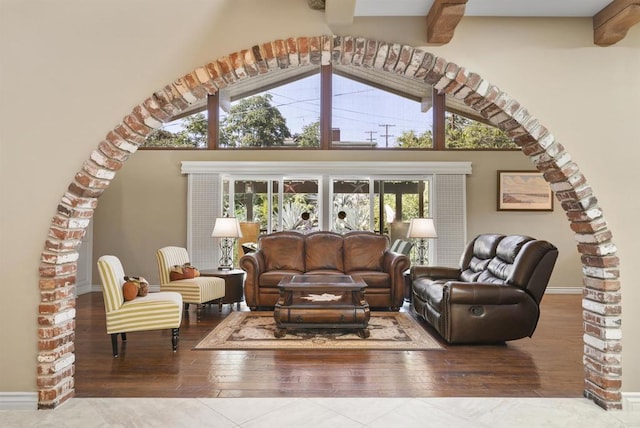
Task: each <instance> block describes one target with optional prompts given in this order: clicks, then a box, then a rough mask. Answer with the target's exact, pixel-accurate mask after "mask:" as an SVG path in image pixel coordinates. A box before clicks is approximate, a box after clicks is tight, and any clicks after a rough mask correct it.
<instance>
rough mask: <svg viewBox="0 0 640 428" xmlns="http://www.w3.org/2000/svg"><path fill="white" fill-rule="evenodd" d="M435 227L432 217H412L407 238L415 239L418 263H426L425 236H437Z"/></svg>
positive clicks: (427, 261)
mask: <svg viewBox="0 0 640 428" xmlns="http://www.w3.org/2000/svg"><path fill="white" fill-rule="evenodd" d="M437 237H438V235H437V234H436V227H435V225H434V224H433V219H432V218H412V219H411V222H410V223H409V230H408V231H407V238H413V239H417V241H418V245H417V246H416V251H417V252H418V264H419V265H426V264H427V263H429V260H428V259H427V238H437Z"/></svg>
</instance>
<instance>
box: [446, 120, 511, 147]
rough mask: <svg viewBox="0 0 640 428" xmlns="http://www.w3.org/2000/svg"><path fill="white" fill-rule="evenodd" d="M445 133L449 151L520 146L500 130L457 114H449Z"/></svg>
mask: <svg viewBox="0 0 640 428" xmlns="http://www.w3.org/2000/svg"><path fill="white" fill-rule="evenodd" d="M445 132H446V134H445V135H446V137H445V138H446V144H447V148H449V149H513V148H518V145H517V144H515V143H514V142H513V141H512V140H511V138H509V137H508V136H507V135H506V134H505V133H504V132H503V131H502V130H500V129H499V128H496V127H494V126H490V125H485V124H484V123H481V122H478V121H475V120H471V119H468V118H466V117H463V116H460V115H456V114H449V113H448V114H447V123H446V126H445Z"/></svg>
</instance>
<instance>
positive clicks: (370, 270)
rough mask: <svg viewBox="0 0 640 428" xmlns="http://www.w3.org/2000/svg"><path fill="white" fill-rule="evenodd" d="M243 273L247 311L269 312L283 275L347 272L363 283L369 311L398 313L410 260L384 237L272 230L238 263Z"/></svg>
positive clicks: (278, 291)
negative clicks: (384, 310) (263, 309)
mask: <svg viewBox="0 0 640 428" xmlns="http://www.w3.org/2000/svg"><path fill="white" fill-rule="evenodd" d="M240 267H241V268H242V269H243V270H244V271H245V272H246V273H247V275H246V279H245V284H244V294H245V300H246V303H247V306H249V308H251V310H256V309H259V308H261V309H262V308H265V309H266V308H271V309H272V308H273V307H274V306H275V304H276V301H277V300H278V297H279V295H280V290H279V289H278V283H279V282H280V280H281V279H282V278H283V277H284V276H285V275H296V274H303V273H304V274H307V275H309V274H311V275H323V274H325V275H326V274H347V275H351V276H353V277H354V278H356V277H360V278H362V280H364V281H365V282H366V283H367V288H366V291H365V299H366V300H367V302H368V303H369V307H370V308H372V309H376V308H377V309H391V310H396V311H397V310H399V309H400V307H401V306H402V304H403V300H404V279H403V276H402V273H403V272H404V271H405V270H407V269H408V268H409V258H408V257H407V256H405V255H402V254H399V253H394V252H391V251H389V238H388V237H387V236H385V235H379V234H376V233H373V232H364V231H353V232H348V233H346V234H344V235H340V234H338V233H334V232H325V231H321V232H312V233H309V234H302V233H299V232H293V231H284V232H275V233H271V234H268V235H261V236H260V237H259V238H258V250H257V251H256V252H254V253H250V254H246V255H244V256H242V258H241V259H240Z"/></svg>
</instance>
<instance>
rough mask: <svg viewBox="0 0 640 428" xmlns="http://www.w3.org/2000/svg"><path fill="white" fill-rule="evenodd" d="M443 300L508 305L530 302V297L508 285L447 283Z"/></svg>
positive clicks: (454, 302) (473, 303) (459, 302)
mask: <svg viewBox="0 0 640 428" xmlns="http://www.w3.org/2000/svg"><path fill="white" fill-rule="evenodd" d="M443 299H445V300H446V301H448V302H449V303H453V304H465V305H509V304H517V303H520V302H522V301H523V300H526V299H529V300H530V299H531V296H529V294H527V292H526V291H524V290H522V289H520V288H518V287H512V286H510V285H499V284H490V283H483V282H462V281H449V282H447V283H445V284H444V291H443Z"/></svg>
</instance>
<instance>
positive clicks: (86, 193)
mask: <svg viewBox="0 0 640 428" xmlns="http://www.w3.org/2000/svg"><path fill="white" fill-rule="evenodd" d="M67 190H68V191H69V192H71V193H73V194H76V195H78V196H83V197H89V198H97V197H99V196H101V195H102V194H103V193H104V189H89V188H86V187H83V186H80V185H79V184H78V183H75V182H74V183H71V184H70V185H69V187H67Z"/></svg>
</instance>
